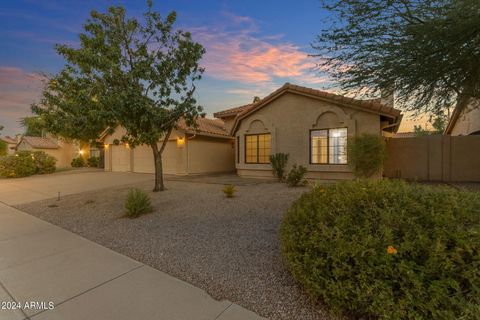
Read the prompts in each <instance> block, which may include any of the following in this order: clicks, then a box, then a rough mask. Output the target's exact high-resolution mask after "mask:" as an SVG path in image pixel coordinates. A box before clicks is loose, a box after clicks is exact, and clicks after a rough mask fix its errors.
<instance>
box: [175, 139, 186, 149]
mask: <svg viewBox="0 0 480 320" xmlns="http://www.w3.org/2000/svg"><path fill="white" fill-rule="evenodd" d="M184 144H185V137H178V138H177V147H179V148H180V147H182V146H183V145H184Z"/></svg>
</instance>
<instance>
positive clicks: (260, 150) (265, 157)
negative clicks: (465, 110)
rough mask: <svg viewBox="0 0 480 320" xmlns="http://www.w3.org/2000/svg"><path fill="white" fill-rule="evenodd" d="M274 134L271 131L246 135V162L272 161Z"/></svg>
mask: <svg viewBox="0 0 480 320" xmlns="http://www.w3.org/2000/svg"><path fill="white" fill-rule="evenodd" d="M271 152H272V136H271V135H270V133H265V134H249V135H246V136H245V162H246V163H270V154H271Z"/></svg>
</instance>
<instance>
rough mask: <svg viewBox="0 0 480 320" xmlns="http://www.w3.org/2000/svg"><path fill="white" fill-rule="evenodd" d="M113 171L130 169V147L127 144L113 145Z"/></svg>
mask: <svg viewBox="0 0 480 320" xmlns="http://www.w3.org/2000/svg"><path fill="white" fill-rule="evenodd" d="M112 171H115V172H128V171H130V149H129V148H127V147H125V146H115V145H114V146H112Z"/></svg>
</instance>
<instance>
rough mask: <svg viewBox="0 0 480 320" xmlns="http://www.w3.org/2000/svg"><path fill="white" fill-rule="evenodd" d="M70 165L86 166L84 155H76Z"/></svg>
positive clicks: (76, 166) (75, 166)
mask: <svg viewBox="0 0 480 320" xmlns="http://www.w3.org/2000/svg"><path fill="white" fill-rule="evenodd" d="M70 165H71V166H72V167H74V168H81V167H85V159H83V157H82V156H79V157H76V158H73V159H72V162H71V163H70Z"/></svg>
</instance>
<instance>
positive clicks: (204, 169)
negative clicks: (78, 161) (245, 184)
mask: <svg viewBox="0 0 480 320" xmlns="http://www.w3.org/2000/svg"><path fill="white" fill-rule="evenodd" d="M124 134H125V129H124V128H122V127H117V128H116V129H115V130H114V132H113V133H112V134H107V133H106V131H105V134H104V135H103V136H101V137H100V138H101V140H102V141H103V143H104V152H105V170H106V171H117V172H138V173H154V172H155V166H154V161H153V151H152V148H151V147H150V146H147V145H140V146H136V147H134V148H133V147H130V146H129V145H128V144H126V143H121V139H122V136H123V135H124ZM161 143H162V141H159V142H158V145H159V147H160V146H161ZM234 156H235V151H234V140H233V138H232V137H231V136H230V135H229V134H228V132H227V131H226V130H225V128H224V123H223V121H221V120H219V119H208V118H198V119H197V127H196V128H190V127H187V126H186V125H185V122H184V121H181V122H180V123H178V124H177V129H176V130H174V131H173V132H172V133H171V135H170V138H169V141H168V142H167V145H166V147H165V150H164V151H163V154H162V163H163V173H165V174H176V175H189V174H208V173H221V172H233V171H234V170H235V162H234Z"/></svg>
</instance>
